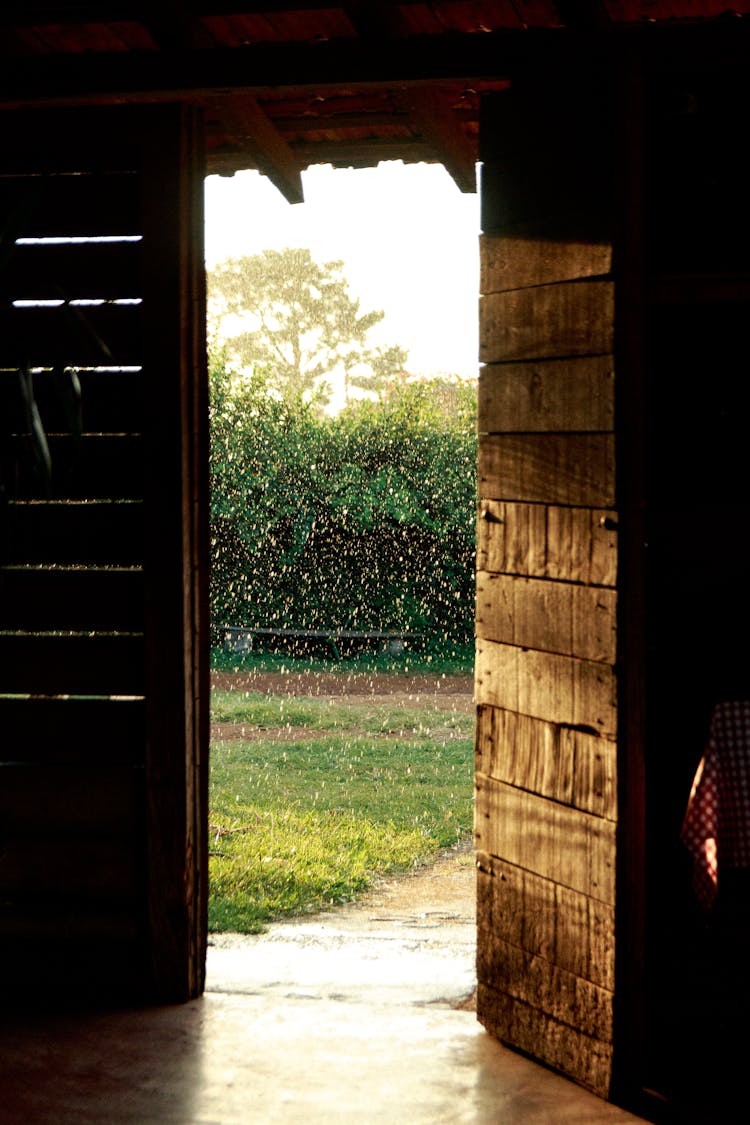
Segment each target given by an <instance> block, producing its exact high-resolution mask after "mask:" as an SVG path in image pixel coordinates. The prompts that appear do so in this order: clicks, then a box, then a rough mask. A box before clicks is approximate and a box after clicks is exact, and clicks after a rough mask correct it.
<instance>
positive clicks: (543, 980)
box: [477, 935, 612, 1043]
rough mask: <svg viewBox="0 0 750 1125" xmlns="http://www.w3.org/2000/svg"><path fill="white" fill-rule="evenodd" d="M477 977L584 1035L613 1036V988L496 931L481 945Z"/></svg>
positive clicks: (604, 1037) (605, 1040)
mask: <svg viewBox="0 0 750 1125" xmlns="http://www.w3.org/2000/svg"><path fill="white" fill-rule="evenodd" d="M477 976H478V979H479V980H480V981H486V982H487V983H491V984H492V987H493V988H494V989H498V990H499V991H501V992H504V993H506V994H507V995H508V996H511V997H513V999H515V1000H520V1001H521V1002H522V1003H524V1004H528V1005H529V1006H530V1007H532V1008H541V1009H542V1011H544V1012H546V1013H547V1014H548V1015H550V1016H551V1017H552V1018H553V1019H555V1020H559V1021H560V1022H561V1023H564V1024H567V1025H568V1026H569V1027H574V1028H576V1029H577V1030H578V1031H581V1032H583V1033H584V1034H585V1035H591V1036H593V1037H594V1038H595V1039H598V1040H600V1041H602V1042H605V1043H609V1042H611V1040H612V993H611V992H609V991H608V990H606V989H604V988H600V987H599V986H598V985H595V984H591V982H590V981H586V980H582V979H581V978H580V977H577V976H576V975H575V974H574V973H569V972H566V970H565V969H561V968H560V967H559V965H555V964H554V963H553V962H551V961H547V960H546V959H545V958H544V957H538V956H536V955H535V954H533V953H529V952H528V951H527V950H525V949H519V947H518V946H517V945H511V944H509V943H508V942H504V941H501V940H500V939H499V938H497V937H496V936H494V935H492V936H491V937H490V938H489V940H487V941H483V942H481V943H480V945H479V951H478V956H477Z"/></svg>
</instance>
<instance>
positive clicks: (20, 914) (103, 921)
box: [0, 899, 142, 951]
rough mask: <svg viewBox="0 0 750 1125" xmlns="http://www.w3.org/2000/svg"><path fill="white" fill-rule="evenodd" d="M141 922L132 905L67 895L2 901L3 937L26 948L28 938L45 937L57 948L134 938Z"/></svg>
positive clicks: (0, 925) (0, 931) (0, 936)
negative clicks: (57, 898)
mask: <svg viewBox="0 0 750 1125" xmlns="http://www.w3.org/2000/svg"><path fill="white" fill-rule="evenodd" d="M141 930H142V923H141V919H140V918H139V916H138V912H137V909H134V907H133V905H132V904H130V908H129V909H128V904H127V903H124V904H120V903H116V902H113V903H96V904H92V903H89V902H86V901H83V902H81V901H77V900H73V899H67V900H66V901H64V902H50V901H49V900H45V902H44V903H43V904H39V903H38V902H37V903H34V902H0V939H5V940H7V939H12V940H14V941H16V942H18V944H19V946H21V947H22V948H25V947H27V946H28V943H29V942H32V943H33V942H35V941H43V942H44V943H45V947H47V948H48V947H50V946H52V947H53V948H54V949H55V950H56V951H57V950H59V949H60V947H61V945H62V944H63V943H65V942H70V943H75V944H76V946H78V944H79V943H80V942H88V941H94V942H97V943H101V942H106V943H107V946H111V944H112V943H120V942H135V941H136V939H137V938H139V937H140V936H141Z"/></svg>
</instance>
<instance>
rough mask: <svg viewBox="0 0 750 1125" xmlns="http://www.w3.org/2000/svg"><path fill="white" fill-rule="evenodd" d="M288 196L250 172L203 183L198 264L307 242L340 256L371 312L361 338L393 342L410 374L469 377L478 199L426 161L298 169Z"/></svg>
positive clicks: (316, 253) (473, 363)
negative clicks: (373, 318) (296, 191)
mask: <svg viewBox="0 0 750 1125" xmlns="http://www.w3.org/2000/svg"><path fill="white" fill-rule="evenodd" d="M302 181H303V185H304V192H305V202H304V203H299V204H295V205H293V206H292V205H290V204H289V203H287V202H286V200H285V199H284V198H283V196H282V195H281V194H280V193H279V192H278V191H277V190H276V188H275V187H274V186H273V184H272V183H271V182H270V181H269V180H268V179H267V178H266V177H265V176H261V175H260V174H259V173H258V172H238V173H237V174H236V175H235V176H234V177H232V178H231V179H229V178H223V177H220V176H209V177H208V179H207V180H206V264H207V266H208V268H209V269H210V268H211V267H212V266H214V265H215V264H216V263H217V262H219V261H222V260H223V259H224V258H229V257H240V256H242V255H245V254H256V253H259V252H260V251H261V250H281V249H283V248H284V247H285V246H290V247H292V246H295V247H296V246H299V247H306V248H308V249H309V250H310V251H311V253H312V256H313V258H314V259H315V260H316V261H319V262H328V261H335V260H342V261H343V262H344V276H345V277H346V279H347V280H348V282H349V292H350V293H351V295H352V296H353V297H358V298H359V299H360V302H361V304H360V311H361V312H370V311H372V310H373V309H382V310H383V311H384V312H385V318H384V319H383V321H382V322H381V324H380V325H379V326H378V327H377V328H375V329H373V330H372V332H371V334H370V336H369V339H370V341H371V342H372V343H373V344H383V345H388V344H399V345H401V347H404V348H406V349H407V350H408V352H409V360H408V364H407V367H408V370H409V371H411V372H412V373H413V374H418V375H435V374H441V373H442V374H457V375H464V376H472V377H475V376H476V374H477V352H478V338H477V323H478V316H477V299H478V296H477V295H478V290H479V245H478V236H479V203H478V197H477V196H476V195H465V194H463V193H461V192H460V191H459V190H458V188H457V187H456V185H455V184H454V182H453V180H452V179H451V178H450V176H449V175H448V173H447V172H446V171H445V169H444V168H443V167H442V165H437V164H416V165H405V164H402V163H401V162H400V161H398V162H396V161H394V162H389V163H385V164H381V165H380V166H379V167H377V168H367V169H356V170H354V169H341V168H337V169H334V168H332V167H330V165H326V166H319V167H314V168H310V169H309V170H308V171H307V172H304V173H303V174H302Z"/></svg>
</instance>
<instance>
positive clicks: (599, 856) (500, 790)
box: [475, 774, 615, 905]
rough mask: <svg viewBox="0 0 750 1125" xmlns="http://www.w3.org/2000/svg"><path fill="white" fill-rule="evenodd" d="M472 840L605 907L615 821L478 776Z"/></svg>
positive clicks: (611, 886)
mask: <svg viewBox="0 0 750 1125" xmlns="http://www.w3.org/2000/svg"><path fill="white" fill-rule="evenodd" d="M476 793H477V807H476V833H475V835H476V844H477V848H478V850H480V851H485V852H488V853H489V854H490V855H494V856H497V857H498V858H500V859H504V860H506V861H507V862H508V863H512V864H514V865H515V866H516V867H523V868H524V870H526V871H531V872H533V873H534V874H536V875H541V876H542V878H544V879H551V880H552V881H553V882H555V883H560V884H561V885H562V886H564V887H569V888H570V889H571V890H574V891H579V892H580V893H581V894H584V895H588V896H589V897H590V898H598V899H601V901H602V902H606V903H608V904H610V905H614V901H615V825H614V823H613V822H612V821H610V820H604V819H603V818H602V817H598V816H592V815H591V814H590V813H585V812H580V811H579V810H578V809H571V808H568V807H567V806H566V805H560V804H558V803H557V802H555V801H550V800H548V799H547V798H546V797H538V796H537V795H536V794H534V793H528V792H526V791H524V790H521V789H515V788H514V787H513V786H510V785H505V784H504V783H503V782H500V781H493V780H492V779H491V778H488V777H485V776H484V775H483V774H480V775H478V776H477V778H476Z"/></svg>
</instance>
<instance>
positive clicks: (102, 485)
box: [7, 434, 144, 500]
mask: <svg viewBox="0 0 750 1125" xmlns="http://www.w3.org/2000/svg"><path fill="white" fill-rule="evenodd" d="M47 444H48V446H49V450H50V458H51V462H52V474H51V479H50V481H49V483H48V482H47V480H46V479H45V478H44V476H43V475H42V474H41V473H40V472H39V469H38V466H37V464H36V462H35V460H34V456H33V451H32V449H31V447H30V444H29V442H28V441H27V440H26V439H25V438H23V437H17V438H11V439H9V440H8V442H7V446H8V449H9V455H10V458H11V461H12V462H13V463H14V464H15V472H14V484H13V487H14V491H15V496H16V497H17V498H18V499H22V500H28V499H40V500H57V499H60V500H98V499H102V500H141V499H142V498H143V489H144V480H143V478H144V464H143V443H142V441H141V439H140V437H139V436H137V435H124V436H119V435H118V436H115V437H112V436H101V437H100V436H94V435H93V434H90V435H84V436H83V437H81V438H76V437H72V436H68V437H49V438H48V439H47Z"/></svg>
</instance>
